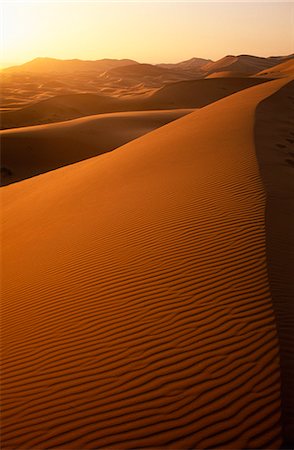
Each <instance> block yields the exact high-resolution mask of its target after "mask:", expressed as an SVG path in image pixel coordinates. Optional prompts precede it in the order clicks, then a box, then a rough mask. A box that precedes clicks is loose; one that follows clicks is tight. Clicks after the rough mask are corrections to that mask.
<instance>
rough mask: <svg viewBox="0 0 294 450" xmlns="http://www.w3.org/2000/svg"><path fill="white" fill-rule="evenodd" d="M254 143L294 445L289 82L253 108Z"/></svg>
mask: <svg viewBox="0 0 294 450" xmlns="http://www.w3.org/2000/svg"><path fill="white" fill-rule="evenodd" d="M256 119H257V120H256V126H255V140H256V149H257V156H258V160H259V164H260V169H261V174H262V178H263V181H264V185H265V189H266V193H267V202H266V237H267V240H266V242H267V245H266V248H267V260H268V270H269V279H270V286H271V294H272V298H273V305H274V309H275V313H276V317H277V326H278V334H279V343H280V358H281V375H282V412H283V420H282V423H283V428H284V436H285V441H286V444H288V447H287V448H292V447H293V445H294V357H293V348H294V335H293V330H294V303H293V302H294V283H293V274H294V233H293V230H294V81H292V82H291V83H289V84H287V85H286V86H285V87H284V88H283V89H281V90H280V91H278V92H277V93H275V94H274V95H272V96H271V97H269V98H267V99H266V100H264V101H263V102H262V103H261V104H260V105H259V106H258V108H257V114H256Z"/></svg>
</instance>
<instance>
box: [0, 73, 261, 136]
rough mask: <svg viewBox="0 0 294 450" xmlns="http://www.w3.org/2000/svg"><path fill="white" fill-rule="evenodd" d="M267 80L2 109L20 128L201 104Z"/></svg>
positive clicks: (194, 84) (6, 124)
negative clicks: (108, 113)
mask: <svg viewBox="0 0 294 450" xmlns="http://www.w3.org/2000/svg"><path fill="white" fill-rule="evenodd" d="M157 69H158V68H157ZM160 70H163V69H160ZM265 81H267V80H265V79H263V78H261V79H258V78H250V79H248V78H231V79H225V78H224V79H216V80H192V81H191V80H190V81H183V82H175V83H169V84H167V85H166V86H164V87H162V88H160V89H158V90H157V91H156V92H152V93H151V94H146V95H144V96H132V97H131V98H128V99H125V98H113V97H111V96H109V95H97V94H70V95H61V96H56V97H51V98H49V99H45V100H43V101H41V102H37V103H35V104H33V105H30V106H27V107H24V108H21V109H18V110H13V111H5V112H2V113H1V114H0V118H1V126H2V128H3V129H5V128H16V127H21V126H30V125H38V124H42V123H49V122H58V121H62V120H68V119H74V118H77V117H82V116H86V115H90V114H101V113H106V112H117V111H140V110H151V109H170V108H172V109H174V108H199V107H202V106H205V105H208V104H209V103H211V102H214V101H216V100H219V99H220V98H223V97H226V96H227V95H230V94H233V93H234V92H237V91H239V90H241V89H246V88H247V87H250V86H253V85H255V84H259V83H264V82H265Z"/></svg>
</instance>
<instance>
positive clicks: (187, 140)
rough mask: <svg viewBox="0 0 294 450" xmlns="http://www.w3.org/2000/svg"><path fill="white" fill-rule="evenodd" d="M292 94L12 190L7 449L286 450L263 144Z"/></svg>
mask: <svg viewBox="0 0 294 450" xmlns="http://www.w3.org/2000/svg"><path fill="white" fill-rule="evenodd" d="M284 84H285V80H278V81H273V82H269V83H265V84H263V85H259V86H255V87H252V88H250V89H247V90H246V91H243V92H239V93H237V94H234V95H232V96H230V97H227V98H226V99H222V100H220V101H218V102H216V103H214V104H211V105H209V106H207V107H205V108H203V109H201V110H198V111H197V112H194V113H192V114H189V115H187V116H185V117H183V118H180V119H178V120H176V121H174V122H172V123H170V124H168V125H165V126H163V127H161V128H159V129H157V130H155V131H153V132H151V133H148V134H147V135H145V136H143V137H140V138H138V139H137V140H135V141H133V142H130V143H128V144H126V145H124V146H123V147H120V148H119V149H117V150H115V151H114V152H111V153H107V154H104V155H102V156H99V157H96V158H92V159H89V160H87V161H83V162H80V163H77V164H73V165H71V166H67V167H64V168H62V169H58V170H55V171H52V172H50V173H47V174H44V175H41V176H39V177H34V178H31V179H29V180H25V181H22V182H20V183H16V184H14V185H10V186H7V187H4V188H2V197H3V212H4V217H5V223H4V224H3V238H2V239H3V261H4V263H5V264H4V267H3V281H4V286H3V293H4V295H3V312H4V313H5V323H4V324H3V330H2V336H3V343H5V345H3V356H2V366H3V369H2V382H3V395H2V403H3V408H2V443H3V446H4V448H7V449H8V448H9V449H18V448H22V449H29V450H33V449H38V450H41V449H42V450H43V449H52V448H64V449H65V448H66V449H69V448H70V449H71V450H74V449H76V450H78V449H81V448H83V449H97V448H114V449H121V448H124V449H131V448H142V447H145V448H146V447H147V448H151V447H152V448H154V447H155V448H160V447H164V448H174V449H186V448H202V449H205V448H215V447H216V448H228V449H229V448H231V449H236V448H246V449H256V448H260V449H261V448H264V449H269V448H279V446H280V445H281V441H282V439H281V426H280V369H279V352H278V341H277V331H276V323H275V320H274V313H273V306H272V300H271V295H270V290H269V283H268V274H267V265H266V256H265V222H264V220H265V219H264V208H265V195H264V191H263V186H262V181H261V178H260V174H259V168H258V164H257V160H256V154H255V147H254V134H253V131H254V117H255V110H256V106H257V104H258V103H260V102H261V101H262V100H263V99H264V98H266V97H267V96H269V95H271V94H272V93H274V92H275V91H277V90H278V89H279V88H281V87H282V86H283V85H284Z"/></svg>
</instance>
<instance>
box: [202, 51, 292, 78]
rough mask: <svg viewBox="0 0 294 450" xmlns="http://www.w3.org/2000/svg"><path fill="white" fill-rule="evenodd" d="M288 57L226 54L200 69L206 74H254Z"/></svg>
mask: <svg viewBox="0 0 294 450" xmlns="http://www.w3.org/2000/svg"><path fill="white" fill-rule="evenodd" d="M290 57H291V55H289V56H280V57H270V58H263V57H260V56H252V55H238V56H235V55H228V56H225V57H224V58H221V59H219V60H218V61H212V62H210V63H207V64H206V65H205V66H203V67H202V70H203V71H205V72H206V73H207V74H209V73H215V72H223V71H230V72H231V73H234V72H235V73H241V74H244V75H245V74H246V75H254V74H256V73H258V72H260V71H261V70H264V69H268V68H270V67H273V66H275V65H277V64H279V63H281V62H282V61H284V60H286V59H287V58H290Z"/></svg>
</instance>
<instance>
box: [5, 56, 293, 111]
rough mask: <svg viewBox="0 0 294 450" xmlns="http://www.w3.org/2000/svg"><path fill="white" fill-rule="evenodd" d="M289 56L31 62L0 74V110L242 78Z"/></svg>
mask: <svg viewBox="0 0 294 450" xmlns="http://www.w3.org/2000/svg"><path fill="white" fill-rule="evenodd" d="M291 58H292V59H293V55H288V56H277V57H270V58H261V57H256V56H251V55H238V56H232V55H229V56H226V57H224V58H221V59H219V60H218V61H211V60H208V59H203V58H196V57H193V58H191V59H189V60H186V61H181V62H179V63H174V64H165V63H164V64H156V65H152V64H144V63H138V62H136V61H133V60H130V59H122V60H117V59H101V60H97V61H83V60H79V59H71V60H59V59H54V58H36V59H34V60H32V61H29V62H27V63H25V64H22V65H20V66H15V67H9V68H7V69H5V70H2V71H1V72H0V88H1V99H0V110H2V111H4V110H6V111H9V110H15V109H19V108H23V107H25V106H29V105H32V104H33V103H37V102H39V101H41V100H46V99H48V98H50V97H55V96H60V95H71V94H96V95H108V96H111V97H115V98H132V97H134V96H138V95H143V96H144V95H147V94H149V95H150V94H152V93H153V92H154V91H155V90H157V89H160V88H161V87H163V86H164V85H165V84H167V83H170V82H177V81H184V80H196V79H202V78H207V77H209V78H212V77H219V75H217V74H218V73H219V72H221V73H223V74H224V76H226V77H227V76H228V74H229V76H231V77H241V76H242V77H244V76H245V77H247V76H251V75H256V74H257V73H258V72H260V71H263V70H264V69H265V70H267V69H269V68H271V67H273V66H275V65H277V64H280V63H281V62H284V61H286V60H288V59H291ZM103 112H106V111H103Z"/></svg>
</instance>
